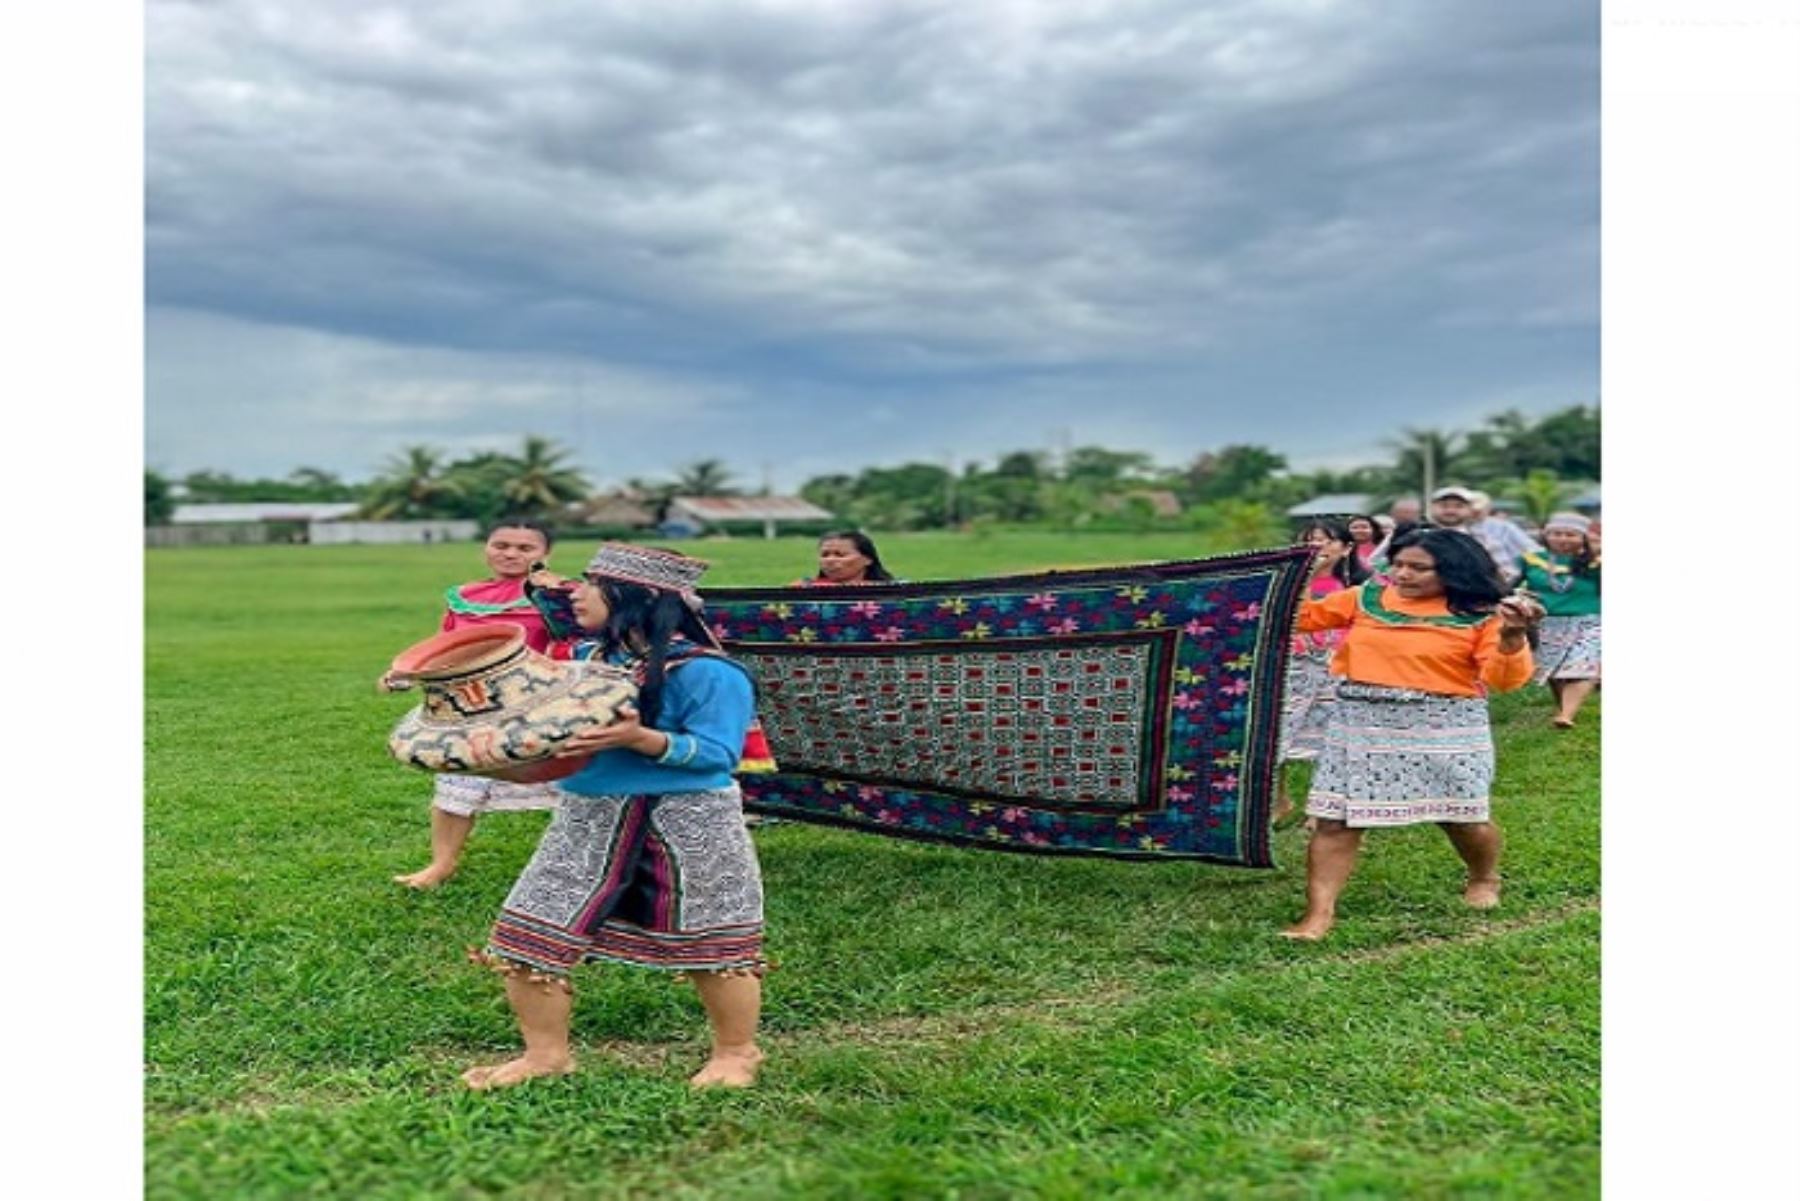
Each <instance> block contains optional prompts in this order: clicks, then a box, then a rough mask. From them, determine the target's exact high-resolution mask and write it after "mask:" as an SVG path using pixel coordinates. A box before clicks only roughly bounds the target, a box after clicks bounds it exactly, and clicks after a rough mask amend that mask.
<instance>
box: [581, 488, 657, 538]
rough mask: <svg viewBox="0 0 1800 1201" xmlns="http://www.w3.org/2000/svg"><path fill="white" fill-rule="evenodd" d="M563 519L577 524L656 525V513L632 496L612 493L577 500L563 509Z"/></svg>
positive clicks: (630, 527) (642, 527)
mask: <svg viewBox="0 0 1800 1201" xmlns="http://www.w3.org/2000/svg"><path fill="white" fill-rule="evenodd" d="M562 516H563V520H565V521H568V522H572V523H574V524H577V525H586V526H605V527H607V528H616V529H627V530H647V529H650V528H652V527H654V526H655V525H656V514H655V513H653V512H651V511H650V508H649V506H647V505H642V504H639V503H638V502H637V500H636V499H635V498H633V497H629V496H625V495H621V494H616V493H615V494H614V495H612V496H596V497H593V498H591V499H589V500H584V501H577V502H576V503H575V504H572V505H570V506H569V507H568V508H566V509H564V510H563V514H562Z"/></svg>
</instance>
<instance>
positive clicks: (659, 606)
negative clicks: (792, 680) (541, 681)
mask: <svg viewBox="0 0 1800 1201" xmlns="http://www.w3.org/2000/svg"><path fill="white" fill-rule="evenodd" d="M590 582H591V583H593V584H594V585H595V586H596V587H598V588H599V589H600V595H601V597H602V598H604V599H605V601H606V624H605V625H603V626H601V627H600V629H599V631H598V633H599V635H600V644H601V647H602V650H603V651H612V650H617V649H620V648H623V649H625V650H627V651H629V652H630V653H632V654H642V655H644V657H645V658H644V678H643V680H642V681H641V682H640V683H639V684H638V699H637V711H638V714H639V715H640V716H641V717H642V718H643V721H644V724H645V725H650V724H652V723H654V722H655V721H656V718H657V715H658V714H659V713H661V712H662V690H663V680H664V679H665V678H666V677H667V675H668V662H669V643H670V641H671V640H672V639H673V638H674V637H675V635H676V634H680V635H682V636H684V637H686V638H688V639H690V640H692V641H693V642H695V643H697V644H699V645H700V646H712V645H714V640H713V635H712V631H710V630H708V629H707V628H706V625H705V623H703V622H702V621H701V620H700V615H699V614H697V613H695V612H694V611H693V610H692V609H690V608H688V606H687V602H685V601H683V600H682V599H681V598H680V597H679V596H676V595H675V594H674V593H673V592H664V591H662V590H661V589H657V588H646V587H645V586H644V585H642V584H627V583H625V582H624V581H622V580H609V579H606V578H604V577H601V578H598V579H592V580H590Z"/></svg>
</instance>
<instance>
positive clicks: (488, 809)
mask: <svg viewBox="0 0 1800 1201" xmlns="http://www.w3.org/2000/svg"><path fill="white" fill-rule="evenodd" d="M552 542H553V539H552V537H551V535H550V531H549V530H548V529H546V528H545V527H544V526H542V525H539V524H538V523H537V522H535V521H503V522H501V523H500V524H499V525H496V526H495V527H494V528H493V529H491V530H490V531H488V536H487V542H486V543H485V544H484V545H483V547H482V553H483V554H484V555H485V556H486V558H487V565H488V570H489V571H490V572H491V573H492V575H491V576H490V577H489V578H488V579H485V580H477V581H476V582H474V583H472V584H458V585H456V586H454V587H452V588H450V589H449V590H448V591H447V592H446V593H445V597H444V605H445V612H444V620H443V625H442V629H443V630H444V631H445V632H446V633H447V632H449V631H450V630H460V629H463V628H464V627H466V626H476V625H496V624H499V625H515V626H518V627H519V628H520V629H521V630H523V631H524V632H525V645H526V646H528V647H530V648H531V649H532V650H534V651H538V652H540V653H542V652H543V651H545V650H546V649H547V648H548V647H549V644H550V632H549V630H548V629H547V628H546V627H545V625H544V619H543V617H542V616H540V615H539V613H538V611H537V609H535V608H534V607H533V606H532V603H531V601H530V600H529V599H528V598H527V597H526V595H525V579H526V576H527V575H528V574H529V573H530V572H532V571H533V570H535V569H538V568H541V567H542V566H543V561H544V560H545V559H547V558H549V556H550V547H551V544H552ZM380 686H381V687H382V688H384V689H389V690H392V688H393V686H394V682H393V681H392V680H391V679H390V678H389V677H388V676H386V675H383V676H382V678H381V681H380ZM557 796H558V794H557V791H556V786H555V785H554V784H515V783H512V782H511V781H508V780H490V779H488V778H486V777H484V776H456V775H441V776H439V777H438V778H437V783H436V787H435V789H434V790H433V794H432V801H431V862H430V863H429V864H427V865H426V866H424V867H422V868H420V869H419V870H418V871H416V872H408V873H407V874H405V875H402V876H395V877H394V882H395V883H396V884H404V885H406V886H407V887H408V888H436V887H437V886H438V885H440V884H442V883H443V882H444V881H445V880H448V879H449V878H450V877H451V876H452V875H454V874H455V873H456V865H457V863H458V862H459V861H460V860H461V859H462V852H463V846H464V845H465V844H466V843H467V842H468V841H469V832H470V831H471V830H473V829H474V828H475V819H476V818H477V817H478V816H480V815H481V814H483V813H498V812H502V811H513V810H520V809H554V808H555V807H556V802H557Z"/></svg>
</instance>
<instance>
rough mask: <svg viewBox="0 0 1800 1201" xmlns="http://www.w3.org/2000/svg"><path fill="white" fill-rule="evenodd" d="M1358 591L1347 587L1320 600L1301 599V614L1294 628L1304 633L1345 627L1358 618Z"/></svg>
mask: <svg viewBox="0 0 1800 1201" xmlns="http://www.w3.org/2000/svg"><path fill="white" fill-rule="evenodd" d="M1357 592H1358V589H1356V588H1345V589H1343V590H1342V591H1341V592H1333V593H1332V594H1331V595H1330V596H1326V597H1321V598H1319V599H1318V600H1311V599H1308V600H1303V601H1301V602H1300V616H1299V617H1298V618H1297V619H1296V620H1295V622H1294V628H1295V629H1296V630H1298V631H1299V632H1300V633H1302V634H1316V633H1318V632H1319V631H1320V630H1341V629H1343V628H1344V627H1345V626H1348V625H1349V624H1350V623H1351V622H1353V621H1355V620H1356V595H1357Z"/></svg>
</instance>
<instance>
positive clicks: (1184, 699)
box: [1170, 692, 1205, 713]
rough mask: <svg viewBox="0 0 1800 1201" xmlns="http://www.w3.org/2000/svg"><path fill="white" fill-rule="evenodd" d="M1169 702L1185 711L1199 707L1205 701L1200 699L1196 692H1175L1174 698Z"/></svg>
mask: <svg viewBox="0 0 1800 1201" xmlns="http://www.w3.org/2000/svg"><path fill="white" fill-rule="evenodd" d="M1170 703H1171V704H1173V705H1174V706H1175V707H1176V708H1177V709H1180V710H1181V711H1182V712H1184V713H1185V712H1187V711H1188V710H1189V709H1198V708H1200V707H1201V706H1202V705H1203V704H1205V701H1203V700H1202V699H1201V697H1200V694H1199V693H1198V692H1177V693H1176V694H1175V699H1174V700H1173V701H1172V702H1170Z"/></svg>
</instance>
